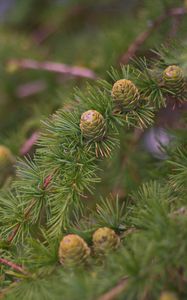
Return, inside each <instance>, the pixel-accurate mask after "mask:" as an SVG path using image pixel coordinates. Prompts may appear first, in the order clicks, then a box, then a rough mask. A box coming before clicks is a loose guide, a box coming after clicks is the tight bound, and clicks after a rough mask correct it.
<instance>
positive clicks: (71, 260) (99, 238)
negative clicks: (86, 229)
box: [58, 227, 120, 266]
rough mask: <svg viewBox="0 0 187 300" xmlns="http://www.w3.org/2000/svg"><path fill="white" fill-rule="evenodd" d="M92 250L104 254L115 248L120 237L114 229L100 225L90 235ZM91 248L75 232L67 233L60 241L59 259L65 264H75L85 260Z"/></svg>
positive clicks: (96, 253) (97, 253)
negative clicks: (91, 235) (100, 226)
mask: <svg viewBox="0 0 187 300" xmlns="http://www.w3.org/2000/svg"><path fill="white" fill-rule="evenodd" d="M92 242H93V252H94V253H95V255H104V254H106V253H108V252H109V251H111V250H114V249H116V248H117V247H118V246H119V244H120V238H119V236H118V235H117V234H116V233H115V231H114V230H112V229H110V228H107V227H102V228H99V229H98V230H96V231H95V232H94V234H93V237H92ZM90 253H91V249H90V248H89V247H88V245H87V243H86V242H85V241H84V240H83V239H82V238H81V237H80V236H78V235H77V234H68V235H66V236H65V237H64V238H63V239H62V240H61V242H60V246H59V252H58V254H59V261H60V263H61V264H62V265H65V266H77V265H80V264H83V263H85V262H86V261H87V259H88V258H89V256H90Z"/></svg>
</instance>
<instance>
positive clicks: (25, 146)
mask: <svg viewBox="0 0 187 300" xmlns="http://www.w3.org/2000/svg"><path fill="white" fill-rule="evenodd" d="M38 138H39V132H37V131H35V132H33V133H32V135H31V136H30V137H29V138H28V139H27V140H26V141H25V142H24V144H23V146H22V147H21V149H20V154H21V155H26V154H27V153H28V152H29V151H30V150H31V148H32V147H33V145H34V144H35V143H36V142H37V140H38Z"/></svg>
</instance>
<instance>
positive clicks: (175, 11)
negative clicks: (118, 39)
mask: <svg viewBox="0 0 187 300" xmlns="http://www.w3.org/2000/svg"><path fill="white" fill-rule="evenodd" d="M186 13H187V9H186V8H184V7H176V8H172V9H169V10H168V11H166V12H165V13H164V14H163V15H161V16H159V17H157V19H155V20H154V21H153V22H152V23H151V24H149V27H148V29H146V30H145V31H143V32H141V33H140V34H139V35H138V36H137V37H136V39H135V40H134V41H133V43H132V44H131V45H130V46H129V48H128V50H127V51H126V52H125V53H124V54H123V55H122V56H121V57H120V59H119V61H120V63H123V64H126V63H128V62H129V60H130V58H132V57H133V56H134V55H135V54H136V52H137V51H138V49H139V48H140V46H142V45H143V43H144V42H145V41H146V40H147V38H148V37H149V36H150V35H151V33H152V32H153V31H154V30H156V29H157V28H158V27H159V26H160V25H161V24H162V23H163V22H164V21H165V20H166V19H167V18H169V17H177V16H182V15H184V14H186Z"/></svg>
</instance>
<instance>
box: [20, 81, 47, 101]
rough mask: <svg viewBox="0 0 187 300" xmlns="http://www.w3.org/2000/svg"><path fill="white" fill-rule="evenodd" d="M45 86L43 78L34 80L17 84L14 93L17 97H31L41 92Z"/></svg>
mask: <svg viewBox="0 0 187 300" xmlns="http://www.w3.org/2000/svg"><path fill="white" fill-rule="evenodd" d="M46 88H47V84H46V82H45V81H44V80H35V81H32V82H27V83H24V84H21V85H19V86H18V87H17V89H16V95H17V96H18V97H19V98H26V97H31V96H33V95H35V94H38V93H41V92H43V91H44V90H45V89H46Z"/></svg>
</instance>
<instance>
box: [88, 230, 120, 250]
mask: <svg viewBox="0 0 187 300" xmlns="http://www.w3.org/2000/svg"><path fill="white" fill-rule="evenodd" d="M119 243H120V238H119V236H118V235H117V234H116V233H115V231H114V230H112V229H111V228H108V227H102V228H99V229H97V230H96V231H95V232H94V234H93V246H94V251H95V253H98V254H104V253H106V252H108V251H110V250H114V249H116V248H117V247H118V246H119Z"/></svg>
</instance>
